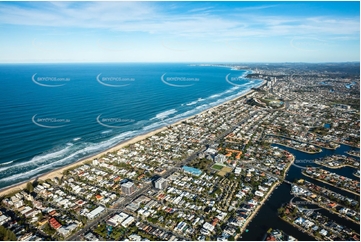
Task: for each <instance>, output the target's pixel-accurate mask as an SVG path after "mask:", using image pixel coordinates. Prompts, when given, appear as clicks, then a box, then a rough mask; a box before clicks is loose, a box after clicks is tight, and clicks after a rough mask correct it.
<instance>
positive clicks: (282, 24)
mask: <svg viewBox="0 0 361 242" xmlns="http://www.w3.org/2000/svg"><path fill="white" fill-rule="evenodd" d="M197 6H198V5H197ZM276 6H277V5H264V6H255V7H246V8H236V9H235V10H232V9H217V11H218V12H212V11H208V10H212V8H213V7H209V6H206V7H203V8H193V9H192V8H190V9H189V11H188V12H184V11H177V9H179V10H183V9H184V7H183V8H180V7H179V4H178V5H177V4H176V5H174V4H173V5H172V7H171V10H170V9H169V8H167V5H161V4H157V3H152V2H76V3H69V2H52V3H41V4H38V3H32V4H31V5H23V4H17V5H14V4H6V3H1V4H0V23H3V24H13V25H22V26H48V27H60V28H62V27H75V28H86V29H105V30H110V31H119V32H143V33H150V34H157V33H160V34H170V35H174V36H183V37H190V38H192V37H193V38H199V37H203V38H205V37H217V38H225V37H247V36H264V37H267V36H286V35H289V36H291V35H292V36H294V35H301V34H317V33H318V34H330V35H354V34H359V19H358V18H341V17H339V18H334V17H333V18H332V17H324V16H315V17H308V18H302V17H293V16H272V15H269V14H268V15H267V14H264V13H263V14H262V15H260V14H256V13H252V14H240V13H239V12H238V10H237V9H241V10H242V9H243V10H245V9H252V8H253V9H268V8H273V7H276ZM168 7H170V5H168ZM177 7H178V8H177ZM205 11H206V13H205Z"/></svg>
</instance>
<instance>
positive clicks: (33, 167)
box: [0, 63, 262, 188]
mask: <svg viewBox="0 0 361 242" xmlns="http://www.w3.org/2000/svg"><path fill="white" fill-rule="evenodd" d="M247 73H248V71H237V70H233V69H231V68H225V67H216V66H199V65H190V64H146V63H144V64H139V63H136V64H135V63H134V64H7V65H0V81H1V89H0V90H1V95H0V103H1V106H0V113H1V115H2V118H1V119H0V127H1V128H0V144H1V146H0V154H1V155H0V188H3V187H6V186H10V185H13V184H16V183H19V182H22V181H25V180H27V179H29V178H33V177H36V176H38V175H40V174H43V173H45V172H49V171H51V170H54V169H56V168H59V167H62V166H65V165H67V164H70V163H73V162H75V161H77V160H80V159H82V158H84V157H87V156H90V155H92V154H95V153H98V152H101V151H103V150H106V149H107V148H110V147H112V146H114V145H116V144H118V143H120V142H122V141H124V140H127V139H130V138H132V137H135V136H137V135H140V134H144V133H147V132H149V131H151V130H154V129H157V128H159V127H162V126H165V125H168V124H171V123H173V122H176V121H178V120H181V119H183V118H186V117H189V116H191V115H194V114H196V113H199V112H201V111H203V110H205V109H208V108H210V107H213V106H216V105H218V104H221V103H223V102H225V101H227V100H230V99H232V98H235V97H237V96H239V95H241V94H242V93H244V92H246V91H248V90H249V89H250V88H252V87H255V86H258V85H260V84H261V83H262V80H248V79H245V78H243V77H244V76H245V75H246V74H247ZM226 77H227V79H226Z"/></svg>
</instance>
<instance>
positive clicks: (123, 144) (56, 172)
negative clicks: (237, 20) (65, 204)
mask: <svg viewBox="0 0 361 242" xmlns="http://www.w3.org/2000/svg"><path fill="white" fill-rule="evenodd" d="M265 83H266V81H265V80H263V82H262V83H261V84H260V85H259V86H258V87H261V86H263V85H264V84H265ZM252 92H254V90H252V89H250V90H248V91H247V92H245V93H243V94H242V95H240V96H238V97H236V98H234V99H232V100H229V101H227V102H224V103H221V104H219V105H217V106H215V107H212V108H209V109H207V110H204V111H202V112H201V113H198V114H195V115H192V116H190V117H188V118H184V119H182V120H179V121H177V122H175V123H173V124H170V125H168V126H175V125H178V124H179V123H181V122H183V121H185V120H188V119H191V118H193V117H194V116H197V115H200V114H202V113H205V112H208V111H210V110H213V109H215V108H217V107H219V106H222V105H224V104H226V103H229V102H233V101H235V100H237V99H240V98H242V97H244V96H246V95H249V94H250V93H252ZM166 129H167V127H162V128H159V129H156V130H154V131H151V132H148V133H146V134H143V135H139V136H136V137H134V138H131V139H129V140H126V141H122V142H120V143H119V144H118V145H116V146H113V147H111V148H109V149H107V150H105V151H102V152H100V153H98V154H95V155H93V156H90V157H87V158H84V159H81V160H79V161H76V162H74V163H72V164H70V165H67V166H64V167H62V168H59V169H56V170H54V171H51V172H48V173H45V174H43V175H40V176H38V177H36V178H33V179H30V180H28V181H26V182H22V183H19V184H15V185H13V186H10V187H6V188H4V189H2V190H0V196H4V195H6V194H8V193H12V192H16V191H20V190H23V189H24V188H26V184H27V183H28V182H33V181H34V180H35V179H37V180H43V181H45V180H47V179H53V178H55V177H59V178H60V177H61V176H62V174H63V172H64V171H65V170H68V169H71V168H73V167H76V166H79V165H82V164H84V163H85V162H87V161H91V160H94V159H97V158H99V157H101V156H104V155H106V154H107V153H110V152H115V151H118V150H119V149H121V148H123V147H126V146H128V145H130V144H134V143H136V142H139V141H141V140H144V139H146V138H148V137H151V136H153V135H155V134H157V133H159V132H161V131H163V130H166Z"/></svg>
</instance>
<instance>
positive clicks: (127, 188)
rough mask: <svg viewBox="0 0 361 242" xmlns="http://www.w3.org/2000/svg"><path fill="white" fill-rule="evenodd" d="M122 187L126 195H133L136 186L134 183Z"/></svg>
mask: <svg viewBox="0 0 361 242" xmlns="http://www.w3.org/2000/svg"><path fill="white" fill-rule="evenodd" d="M121 187H122V192H123V193H124V194H125V195H132V194H133V193H134V192H135V184H134V183H133V182H127V183H124V184H122V186H121Z"/></svg>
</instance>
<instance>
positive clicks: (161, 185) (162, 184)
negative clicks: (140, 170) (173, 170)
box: [154, 177, 168, 190]
mask: <svg viewBox="0 0 361 242" xmlns="http://www.w3.org/2000/svg"><path fill="white" fill-rule="evenodd" d="M167 186H168V180H167V179H164V178H163V177H161V178H159V179H158V180H156V181H155V182H154V187H155V188H157V189H159V190H163V189H166V188H167Z"/></svg>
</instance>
